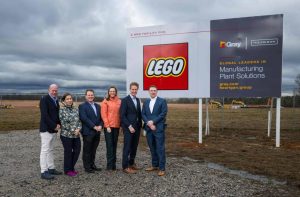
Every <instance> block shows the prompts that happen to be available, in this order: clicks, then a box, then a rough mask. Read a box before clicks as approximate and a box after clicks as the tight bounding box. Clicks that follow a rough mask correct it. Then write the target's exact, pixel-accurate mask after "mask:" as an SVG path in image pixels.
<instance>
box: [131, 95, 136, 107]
mask: <svg viewBox="0 0 300 197" xmlns="http://www.w3.org/2000/svg"><path fill="white" fill-rule="evenodd" d="M130 97H131V99H132V101H133V103H134V106H135V108H136V109H137V100H136V97H135V96H132V95H130Z"/></svg>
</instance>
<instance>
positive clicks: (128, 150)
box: [122, 127, 141, 169]
mask: <svg viewBox="0 0 300 197" xmlns="http://www.w3.org/2000/svg"><path fill="white" fill-rule="evenodd" d="M123 133H124V147H123V158H122V167H123V169H125V168H128V167H129V166H131V165H133V164H134V163H135V161H134V160H135V156H136V151H137V147H138V145H139V139H140V133H141V129H140V128H139V129H135V132H134V133H130V131H129V129H128V128H124V127H123Z"/></svg>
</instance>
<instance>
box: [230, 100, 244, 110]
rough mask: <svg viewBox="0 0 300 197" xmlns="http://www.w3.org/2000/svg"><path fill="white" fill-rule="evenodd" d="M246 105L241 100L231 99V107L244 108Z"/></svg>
mask: <svg viewBox="0 0 300 197" xmlns="http://www.w3.org/2000/svg"><path fill="white" fill-rule="evenodd" d="M245 107H247V105H246V104H245V103H244V102H243V101H238V100H232V102H231V108H245Z"/></svg>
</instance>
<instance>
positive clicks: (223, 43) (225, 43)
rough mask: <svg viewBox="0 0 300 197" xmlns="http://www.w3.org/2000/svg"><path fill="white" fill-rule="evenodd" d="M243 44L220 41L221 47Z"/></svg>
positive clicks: (238, 46)
mask: <svg viewBox="0 0 300 197" xmlns="http://www.w3.org/2000/svg"><path fill="white" fill-rule="evenodd" d="M241 45H242V43H241V42H230V41H228V42H226V41H220V48H233V47H235V48H240V47H241Z"/></svg>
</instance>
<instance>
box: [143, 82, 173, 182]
mask: <svg viewBox="0 0 300 197" xmlns="http://www.w3.org/2000/svg"><path fill="white" fill-rule="evenodd" d="M149 94H150V99H147V100H146V101H145V103H144V105H143V110H142V118H143V121H144V129H145V130H146V132H147V142H148V145H149V148H150V152H151V158H152V166H151V167H149V168H147V169H146V171H156V170H159V172H158V175H159V176H164V175H165V165H166V154H165V127H166V124H165V122H166V116H167V112H168V106H167V102H166V100H165V99H163V98H160V97H158V96H157V87H156V86H154V85H152V86H150V88H149Z"/></svg>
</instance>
